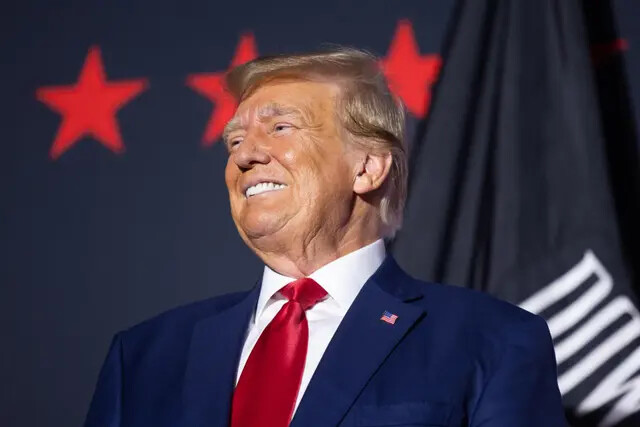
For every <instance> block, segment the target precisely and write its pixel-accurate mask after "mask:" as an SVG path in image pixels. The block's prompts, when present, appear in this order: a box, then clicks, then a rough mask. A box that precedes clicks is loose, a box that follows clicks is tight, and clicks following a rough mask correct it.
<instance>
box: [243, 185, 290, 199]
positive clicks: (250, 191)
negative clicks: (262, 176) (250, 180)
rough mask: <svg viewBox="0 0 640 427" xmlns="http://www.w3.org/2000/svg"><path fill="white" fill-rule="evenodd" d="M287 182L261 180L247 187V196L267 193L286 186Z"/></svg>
mask: <svg viewBox="0 0 640 427" xmlns="http://www.w3.org/2000/svg"><path fill="white" fill-rule="evenodd" d="M285 187H286V185H285V184H276V183H275V182H260V183H258V184H256V185H252V186H251V187H249V188H247V191H246V192H245V196H246V197H251V196H255V195H256V194H260V193H265V192H267V191H275V190H281V189H283V188H285Z"/></svg>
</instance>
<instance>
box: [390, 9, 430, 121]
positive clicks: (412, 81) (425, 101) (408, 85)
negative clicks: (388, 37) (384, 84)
mask: <svg viewBox="0 0 640 427" xmlns="http://www.w3.org/2000/svg"><path fill="white" fill-rule="evenodd" d="M441 64H442V61H441V59H440V56H439V55H437V54H430V55H420V48H419V47H418V43H417V42H416V37H415V34H414V33H413V25H412V24H411V21H409V20H406V19H405V20H401V21H399V22H398V26H397V27H396V32H395V34H394V36H393V40H392V41H391V45H390V46H389V51H388V52H387V56H386V57H385V58H384V59H382V61H381V65H382V70H383V72H384V74H385V76H386V77H387V81H388V82H389V87H390V88H391V90H392V91H393V93H394V94H395V95H396V96H398V97H399V98H400V99H402V101H403V102H404V104H405V106H406V107H407V109H408V110H409V111H410V112H411V113H412V114H413V115H414V116H417V117H424V116H425V115H426V114H427V111H428V110H429V103H430V101H431V85H433V83H435V81H436V80H437V78H438V73H439V71H440V66H441Z"/></svg>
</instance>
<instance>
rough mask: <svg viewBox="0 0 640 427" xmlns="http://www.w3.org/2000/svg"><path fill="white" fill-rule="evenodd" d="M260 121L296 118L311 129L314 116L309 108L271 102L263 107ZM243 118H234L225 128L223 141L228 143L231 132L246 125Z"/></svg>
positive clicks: (258, 114)
mask: <svg viewBox="0 0 640 427" xmlns="http://www.w3.org/2000/svg"><path fill="white" fill-rule="evenodd" d="M257 116H258V120H260V121H261V122H263V123H264V122H266V121H267V120H269V119H272V118H274V117H281V116H295V117H297V118H299V119H300V120H301V121H302V124H303V125H304V126H306V127H311V123H312V122H313V120H312V119H313V117H312V116H313V114H312V113H311V111H310V110H309V109H307V108H298V107H292V106H288V105H282V104H278V103H277V102H271V103H269V104H267V105H265V106H263V107H261V108H260V109H259V110H258V112H257ZM243 121H245V120H243V117H241V116H234V117H233V118H232V119H231V120H229V122H228V123H227V125H226V126H225V127H224V131H223V132H222V139H223V140H224V141H225V143H226V142H227V138H228V137H229V134H230V133H231V132H234V131H236V130H238V129H242V128H243V127H244V126H245V125H244V123H243Z"/></svg>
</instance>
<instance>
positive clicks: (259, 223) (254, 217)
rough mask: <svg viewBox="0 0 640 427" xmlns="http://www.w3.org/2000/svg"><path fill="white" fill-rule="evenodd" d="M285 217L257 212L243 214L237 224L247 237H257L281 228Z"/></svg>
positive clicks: (265, 235) (268, 234) (270, 233)
mask: <svg viewBox="0 0 640 427" xmlns="http://www.w3.org/2000/svg"><path fill="white" fill-rule="evenodd" d="M285 223H286V219H284V218H283V217H282V216H281V215H275V214H270V213H268V212H264V211H263V212H259V213H257V214H250V215H244V217H243V218H242V219H241V221H240V222H239V226H240V228H241V229H242V231H243V232H244V234H245V235H246V236H247V237H248V238H249V239H259V238H262V237H267V236H270V235H273V234H275V233H276V232H277V231H279V230H280V229H282V227H283V226H284V224H285Z"/></svg>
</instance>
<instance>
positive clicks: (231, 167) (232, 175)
mask: <svg viewBox="0 0 640 427" xmlns="http://www.w3.org/2000/svg"><path fill="white" fill-rule="evenodd" d="M237 177H238V168H237V167H236V165H235V163H234V162H233V160H232V159H231V157H229V159H228V160H227V166H226V167H225V168H224V181H225V183H226V184H227V188H228V189H229V190H231V189H232V188H233V187H234V185H235V183H236V180H237Z"/></svg>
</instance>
